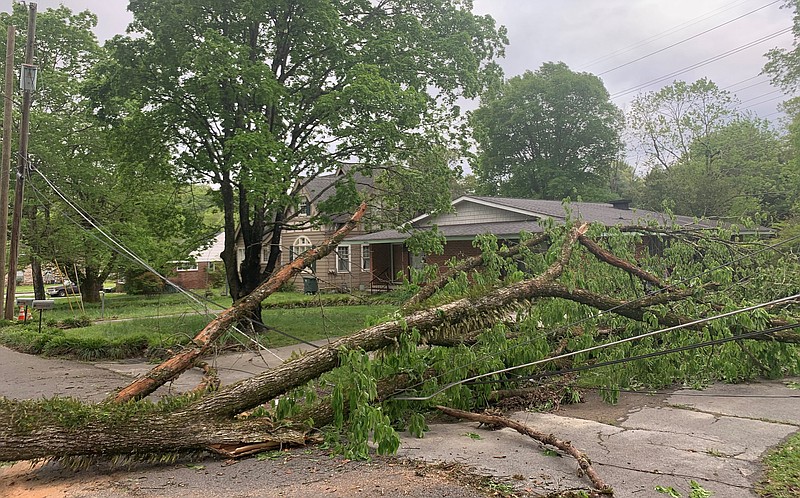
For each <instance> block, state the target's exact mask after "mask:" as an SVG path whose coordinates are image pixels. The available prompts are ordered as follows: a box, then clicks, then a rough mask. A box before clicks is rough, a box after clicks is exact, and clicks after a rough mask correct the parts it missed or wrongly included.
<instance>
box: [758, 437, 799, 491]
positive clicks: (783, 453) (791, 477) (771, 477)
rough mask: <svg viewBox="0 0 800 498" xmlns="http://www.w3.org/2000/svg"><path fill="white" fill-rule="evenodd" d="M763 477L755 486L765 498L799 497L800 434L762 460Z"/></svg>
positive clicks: (790, 438)
mask: <svg viewBox="0 0 800 498" xmlns="http://www.w3.org/2000/svg"><path fill="white" fill-rule="evenodd" d="M763 463H764V477H763V478H762V480H761V482H760V483H759V484H758V486H757V491H758V494H759V495H760V496H763V497H765V498H794V497H796V496H800V432H798V433H795V434H794V435H793V436H791V437H789V439H788V440H787V441H786V442H785V443H784V444H783V445H781V446H780V447H778V448H776V449H775V450H773V451H772V452H770V454H769V455H768V456H767V457H766V458H765V459H764V462H763Z"/></svg>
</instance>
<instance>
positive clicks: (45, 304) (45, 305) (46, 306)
mask: <svg viewBox="0 0 800 498" xmlns="http://www.w3.org/2000/svg"><path fill="white" fill-rule="evenodd" d="M55 304H56V302H55V301H53V300H52V299H37V300H34V301H33V309H35V310H51V309H53V307H55Z"/></svg>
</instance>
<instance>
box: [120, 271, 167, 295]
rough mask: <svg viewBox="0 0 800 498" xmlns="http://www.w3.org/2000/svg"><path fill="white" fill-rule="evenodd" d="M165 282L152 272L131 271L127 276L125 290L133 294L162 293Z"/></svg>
mask: <svg viewBox="0 0 800 498" xmlns="http://www.w3.org/2000/svg"><path fill="white" fill-rule="evenodd" d="M163 290H164V282H163V281H162V280H161V278H159V276H158V275H156V274H155V273H151V272H149V271H148V272H137V273H134V272H129V273H128V274H127V275H126V276H125V292H127V293H128V294H133V295H143V294H144V295H147V294H161V292H163Z"/></svg>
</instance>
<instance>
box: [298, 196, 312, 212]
mask: <svg viewBox="0 0 800 498" xmlns="http://www.w3.org/2000/svg"><path fill="white" fill-rule="evenodd" d="M297 214H299V215H301V216H311V203H310V202H308V197H302V198H301V199H300V204H299V205H298V206H297Z"/></svg>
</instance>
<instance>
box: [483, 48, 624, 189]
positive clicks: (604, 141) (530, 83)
mask: <svg viewBox="0 0 800 498" xmlns="http://www.w3.org/2000/svg"><path fill="white" fill-rule="evenodd" d="M472 123H473V125H474V128H475V136H476V139H477V142H478V146H479V153H478V157H477V161H476V162H475V164H474V165H473V169H474V171H475V173H476V176H477V178H478V181H479V185H480V190H482V192H483V193H486V194H500V195H506V196H515V197H536V198H540V199H561V198H564V197H566V196H569V195H575V194H578V195H581V196H583V197H584V198H586V199H587V200H588V199H598V198H602V197H607V196H608V185H609V172H610V165H611V163H612V161H614V160H615V158H616V157H617V155H618V153H619V151H620V146H621V145H620V138H619V132H620V129H621V126H622V114H621V112H620V111H619V109H618V108H617V107H616V106H615V105H614V104H613V103H612V102H611V100H610V98H609V94H608V91H606V89H605V87H604V86H603V82H602V81H601V80H600V78H598V77H596V76H594V75H591V74H588V73H576V72H573V71H571V70H570V69H569V68H568V67H567V65H566V64H564V63H552V62H548V63H546V64H543V65H542V67H541V68H539V69H538V70H537V71H536V72H530V71H527V72H526V73H525V74H523V75H521V76H516V77H514V78H511V79H510V80H508V81H507V82H506V83H505V85H503V87H502V88H501V89H500V90H499V91H497V92H496V93H494V94H492V95H490V96H489V97H487V98H486V99H484V100H483V101H482V102H481V106H480V108H479V109H477V110H476V111H475V112H474V114H473V116H472Z"/></svg>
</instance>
